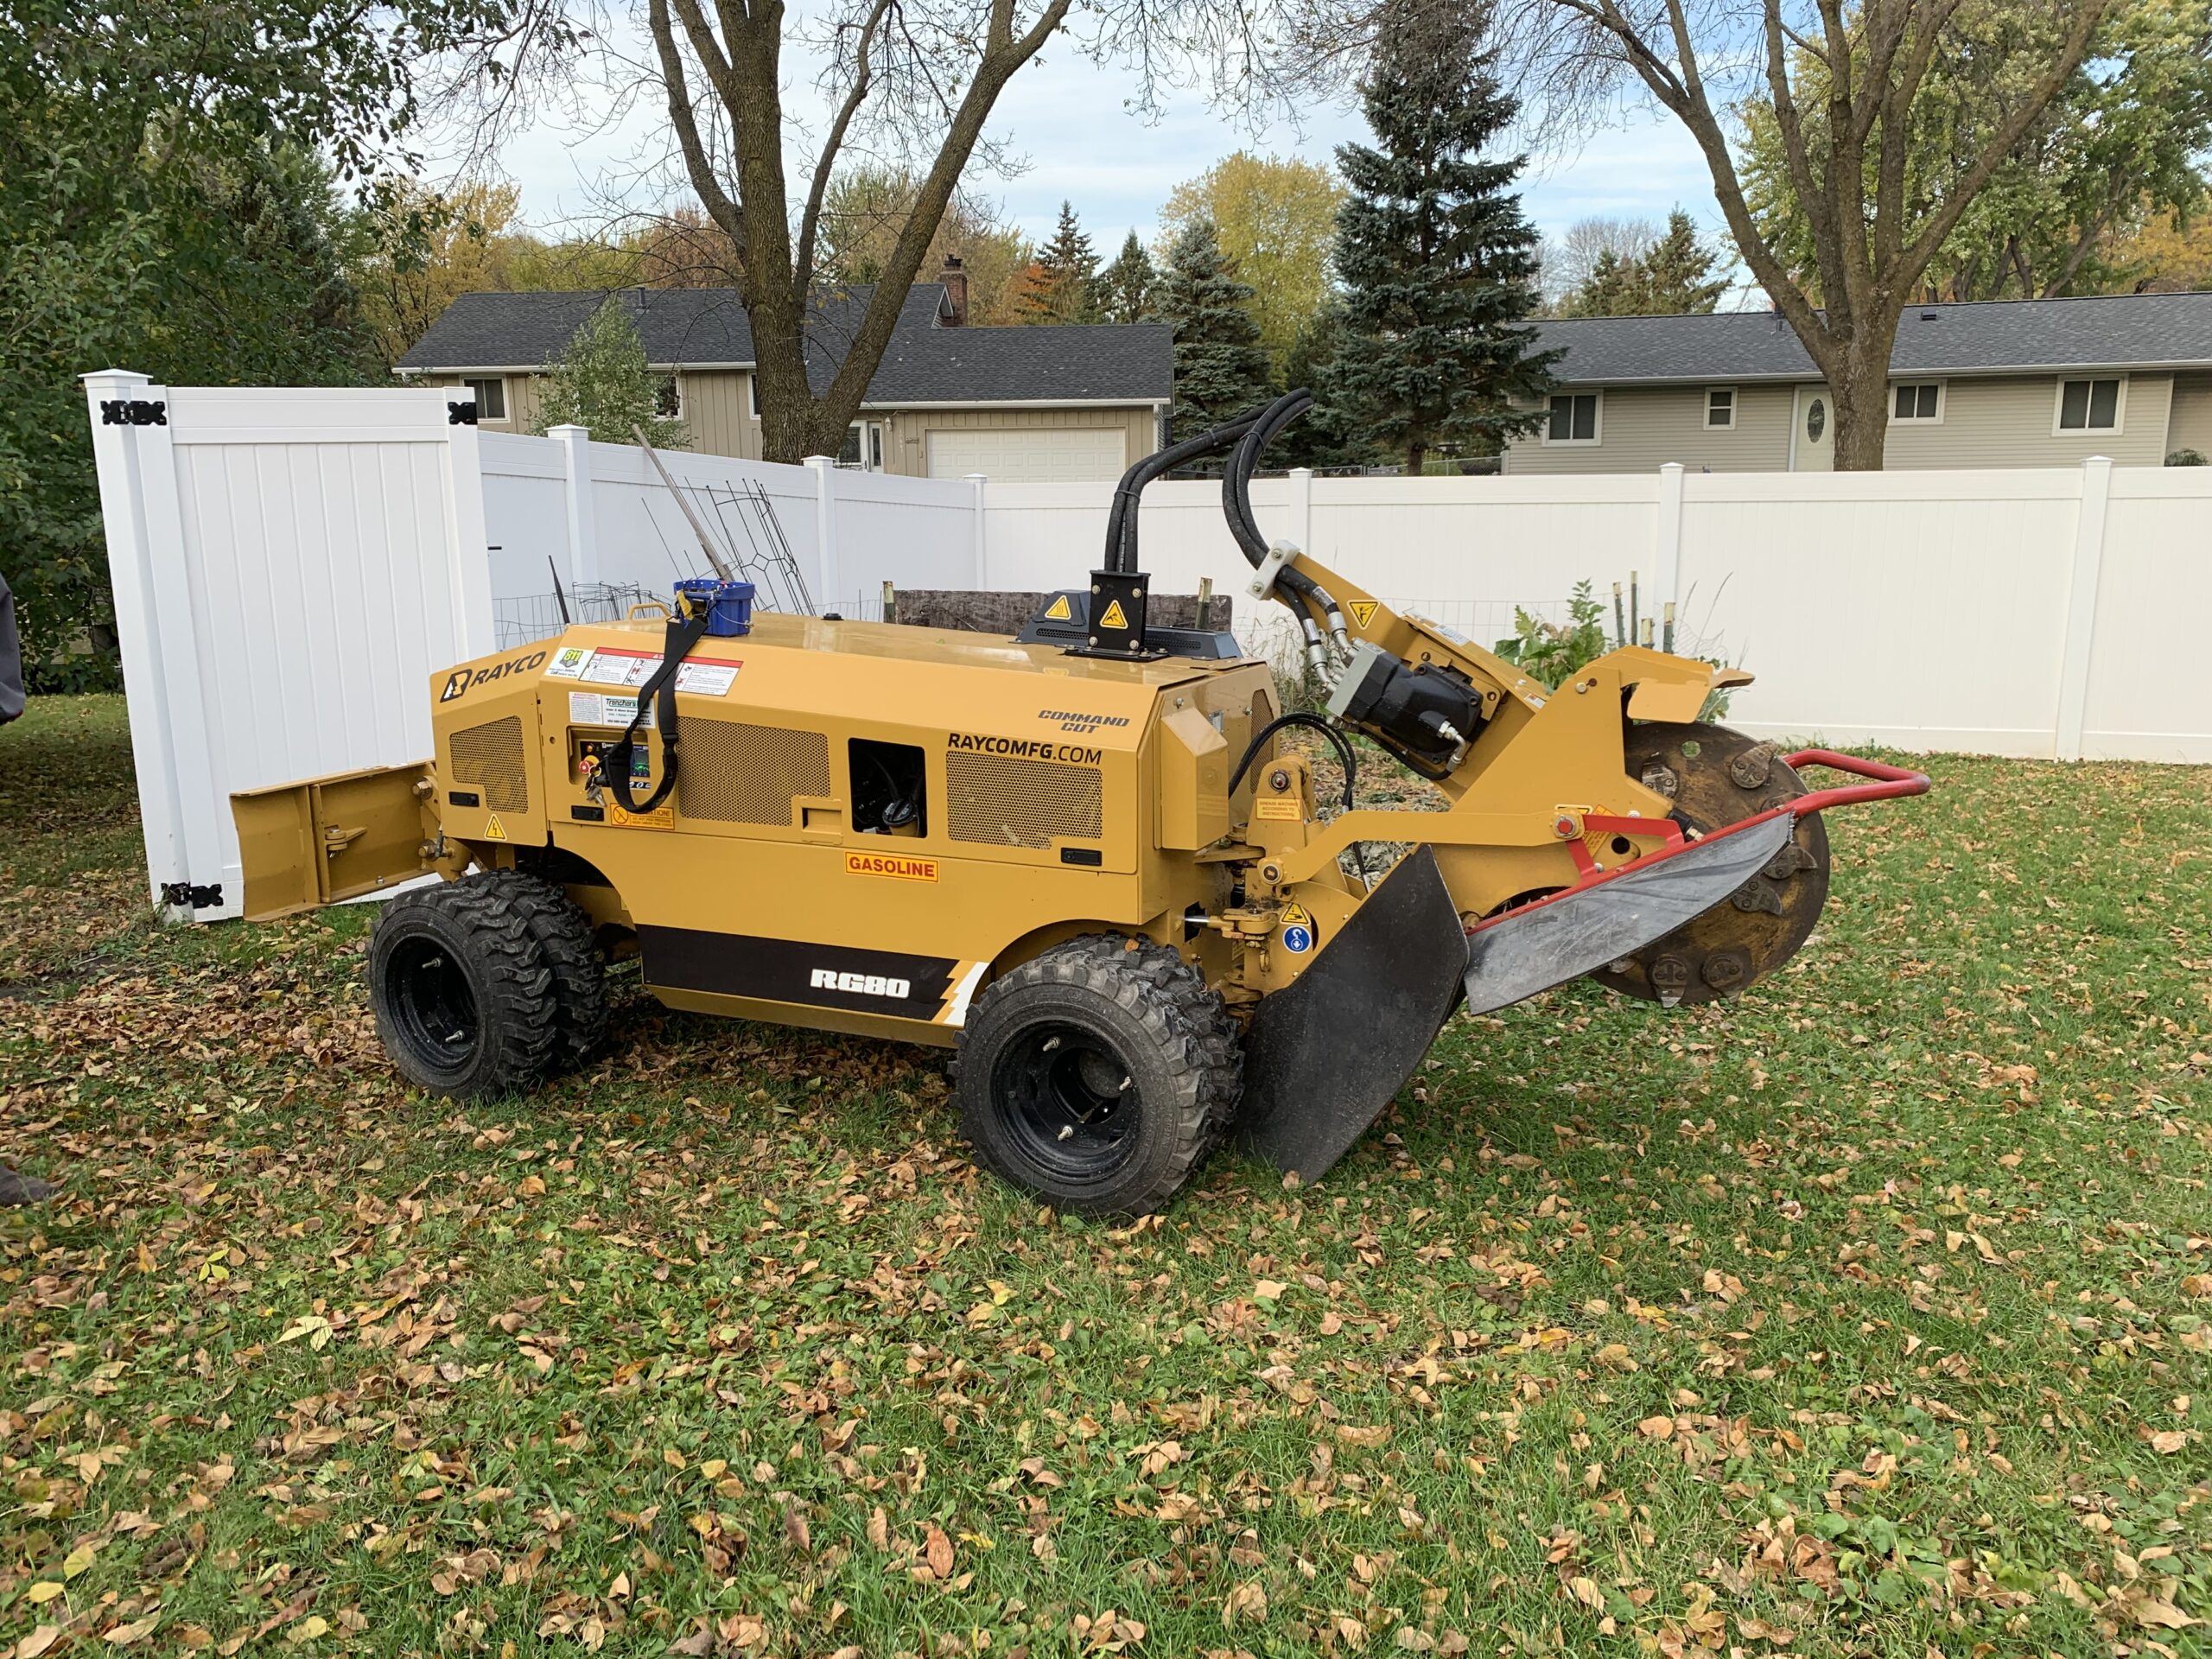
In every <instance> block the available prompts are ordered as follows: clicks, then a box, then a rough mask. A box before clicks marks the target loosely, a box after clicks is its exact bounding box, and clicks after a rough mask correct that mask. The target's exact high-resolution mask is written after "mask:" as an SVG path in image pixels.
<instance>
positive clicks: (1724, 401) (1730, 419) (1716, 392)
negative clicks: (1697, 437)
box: [1705, 386, 1736, 432]
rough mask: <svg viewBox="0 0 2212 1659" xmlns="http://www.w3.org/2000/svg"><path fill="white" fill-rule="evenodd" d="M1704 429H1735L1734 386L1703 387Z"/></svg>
mask: <svg viewBox="0 0 2212 1659" xmlns="http://www.w3.org/2000/svg"><path fill="white" fill-rule="evenodd" d="M1705 429H1706V430H1707V431H1708V432H1732V431H1734V430H1735V429H1736V388H1735V387H1733V386H1707V388H1706V389H1705Z"/></svg>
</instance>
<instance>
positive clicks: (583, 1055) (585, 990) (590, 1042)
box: [486, 870, 607, 1076]
mask: <svg viewBox="0 0 2212 1659" xmlns="http://www.w3.org/2000/svg"><path fill="white" fill-rule="evenodd" d="M486 880H487V881H494V882H497V883H499V886H500V887H501V888H502V889H503V890H504V891H505V892H507V893H511V894H512V895H513V899H514V903H515V905H516V906H517V907H518V909H519V910H520V911H521V912H522V915H523V921H524V925H527V926H528V927H529V929H530V933H531V938H534V939H536V940H537V948H538V950H540V951H541V952H543V955H544V957H545V965H546V966H547V967H548V968H550V969H552V970H553V1001H554V1004H555V1007H556V1020H555V1023H554V1032H553V1046H552V1048H551V1050H550V1052H548V1054H547V1057H546V1059H547V1075H549V1076H550V1075H553V1074H554V1073H556V1072H561V1071H568V1070H569V1069H570V1068H572V1067H574V1066H576V1065H582V1063H583V1062H584V1061H585V1060H587V1059H588V1058H590V1057H591V1055H592V1053H593V1052H594V1050H596V1049H597V1048H598V1047H599V1046H600V1044H601V1042H602V1041H603V1040H604V1039H606V1036H607V959H606V957H604V956H603V955H602V954H601V951H600V948H599V940H598V939H597V938H596V937H594V934H593V931H592V925H591V918H590V917H588V916H587V915H585V914H584V912H583V911H582V908H581V907H579V906H578V905H577V904H576V902H575V900H574V899H571V898H569V895H568V893H566V892H565V891H564V890H563V888H561V887H559V886H557V885H556V884H555V883H553V882H551V881H549V880H546V879H545V878H544V877H543V876H538V875H526V874H524V873H523V872H521V871H519V870H493V871H490V872H487V873H486Z"/></svg>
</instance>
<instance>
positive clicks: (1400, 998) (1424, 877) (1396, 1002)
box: [1236, 847, 1467, 1181]
mask: <svg viewBox="0 0 2212 1659" xmlns="http://www.w3.org/2000/svg"><path fill="white" fill-rule="evenodd" d="M1466 962H1467V939H1466V933H1465V930H1464V929H1463V928H1462V926H1461V925H1460V922H1459V912H1458V911H1457V910H1455V909H1454V908H1453V907H1452V894H1451V892H1450V891H1449V890H1448V889H1447V888H1446V887H1445V885H1444V878H1443V876H1442V875H1441V874H1439V872H1438V870H1437V868H1436V855H1435V854H1433V853H1432V852H1431V851H1430V850H1429V849H1427V848H1426V847H1422V848H1420V849H1416V850H1415V851H1414V852H1412V853H1409V854H1408V855H1407V856H1406V857H1405V858H1404V859H1402V860H1401V861H1400V862H1399V864H1398V867H1397V868H1395V869H1394V870H1392V871H1391V872H1390V874H1389V875H1388V876H1386V877H1385V878H1383V885H1382V886H1381V887H1377V888H1376V890H1375V892H1374V893H1372V894H1371V895H1370V896H1369V898H1368V899H1367V900H1366V901H1365V902H1364V903H1363V904H1362V905H1361V906H1360V907H1359V908H1358V909H1357V910H1356V911H1354V912H1352V915H1351V920H1350V921H1349V922H1347V923H1345V924H1344V927H1343V928H1342V929H1341V930H1340V931H1338V934H1337V936H1336V938H1333V939H1331V940H1328V941H1327V942H1325V944H1324V945H1323V946H1322V950H1321V954H1320V955H1319V957H1317V958H1315V960H1314V963H1313V966H1312V967H1311V968H1308V969H1306V971H1305V972H1304V973H1303V974H1301V975H1300V976H1299V977H1298V978H1297V979H1296V980H1295V981H1294V982H1292V983H1291V984H1290V985H1288V986H1287V987H1286V988H1283V989H1281V990H1280V991H1277V992H1276V993H1274V995H1272V996H1269V997H1267V998H1265V999H1263V1000H1262V1002H1261V1003H1260V1006H1259V1008H1258V1010H1257V1011H1256V1012H1255V1014H1253V1016H1252V1028H1251V1031H1250V1033H1249V1035H1248V1037H1247V1038H1246V1041H1245V1054H1244V1102H1243V1106H1242V1107H1241V1108H1240V1109H1239V1110H1238V1113H1237V1118H1236V1139H1237V1142H1238V1144H1239V1145H1241V1146H1243V1147H1244V1148H1245V1149H1246V1150H1248V1151H1249V1152H1252V1153H1255V1154H1257V1155H1258V1156H1260V1157H1262V1158H1264V1159H1266V1160H1268V1162H1269V1163H1272V1164H1273V1165H1274V1166H1276V1167H1277V1168H1278V1169H1285V1170H1295V1171H1296V1172H1297V1173H1298V1176H1299V1178H1300V1179H1301V1180H1308V1181H1310V1180H1314V1179H1318V1178H1319V1177H1320V1176H1321V1175H1322V1174H1323V1173H1325V1172H1326V1171H1327V1169H1328V1167H1329V1166H1330V1165H1332V1164H1333V1163H1335V1162H1336V1161H1337V1160H1338V1159H1339V1158H1341V1157H1342V1156H1344V1152H1345V1150H1346V1149H1347V1148H1348V1147H1351V1143H1352V1142H1353V1141H1357V1140H1358V1139H1359V1137H1360V1136H1361V1135H1363V1134H1365V1133H1366V1130H1367V1126H1368V1125H1369V1124H1370V1123H1372V1122H1374V1121H1375V1120H1376V1117H1377V1116H1380V1115H1381V1113H1382V1110H1383V1108H1384V1107H1385V1106H1387V1105H1389V1103H1390V1101H1391V1098H1392V1097H1393V1096H1395V1095H1396V1094H1397V1092H1398V1090H1399V1089H1400V1088H1401V1087H1402V1086H1403V1085H1404V1084H1405V1081H1406V1079H1407V1078H1408V1077H1411V1076H1412V1075H1413V1071H1414V1067H1415V1066H1416V1065H1420V1064H1421V1056H1422V1055H1424V1054H1426V1053H1427V1052H1428V1046H1429V1045H1430V1044H1431V1043H1432V1042H1433V1041H1434V1040H1435V1039H1436V1033H1437V1032H1438V1030H1439V1029H1440V1027H1442V1026H1443V1024H1444V1021H1445V1018H1446V1016H1447V1015H1448V1014H1450V1013H1451V1012H1452V1004H1453V1003H1454V1002H1456V1001H1458V1000H1459V981H1460V976H1461V975H1462V974H1463V973H1464V972H1465V968H1466Z"/></svg>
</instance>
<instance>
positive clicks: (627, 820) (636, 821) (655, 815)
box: [607, 801, 676, 829]
mask: <svg viewBox="0 0 2212 1659" xmlns="http://www.w3.org/2000/svg"><path fill="white" fill-rule="evenodd" d="M607 823H611V824H613V825H614V826H615V828H617V829H675V828H676V809H675V808H674V807H672V806H665V805H664V806H657V807H655V808H654V809H653V810H652V811H650V812H625V811H624V810H622V809H621V808H620V807H619V806H617V805H615V804H614V803H613V802H612V801H609V802H608V803H607Z"/></svg>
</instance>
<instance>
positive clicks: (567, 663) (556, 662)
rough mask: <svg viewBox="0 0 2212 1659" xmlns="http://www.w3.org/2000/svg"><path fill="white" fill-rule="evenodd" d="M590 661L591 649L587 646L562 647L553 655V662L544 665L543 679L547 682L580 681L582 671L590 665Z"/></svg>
mask: <svg viewBox="0 0 2212 1659" xmlns="http://www.w3.org/2000/svg"><path fill="white" fill-rule="evenodd" d="M591 659H592V648H591V647H590V646H589V645H563V646H562V647H561V649H560V650H558V651H556V652H554V653H553V660H552V661H551V662H550V663H548V664H546V665H545V677H546V678H547V679H549V680H574V679H580V678H582V675H583V671H584V670H585V669H587V668H588V667H589V666H590V665H591Z"/></svg>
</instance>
